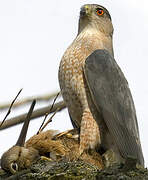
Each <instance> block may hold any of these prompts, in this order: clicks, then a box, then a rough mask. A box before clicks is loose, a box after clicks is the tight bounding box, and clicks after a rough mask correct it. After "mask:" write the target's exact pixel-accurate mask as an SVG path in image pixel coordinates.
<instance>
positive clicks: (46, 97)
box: [0, 92, 57, 110]
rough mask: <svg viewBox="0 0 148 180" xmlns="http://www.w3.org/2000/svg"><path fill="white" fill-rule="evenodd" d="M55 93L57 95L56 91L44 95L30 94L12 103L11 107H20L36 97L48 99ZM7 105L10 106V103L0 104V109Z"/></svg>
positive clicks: (5, 107)
mask: <svg viewBox="0 0 148 180" xmlns="http://www.w3.org/2000/svg"><path fill="white" fill-rule="evenodd" d="M56 95H57V92H54V93H51V94H46V95H41V96H32V97H28V98H24V99H22V100H19V101H18V102H16V103H15V104H14V105H13V108H17V107H20V106H22V105H26V104H28V103H31V102H32V101H33V99H36V101H49V100H51V99H53V98H54V97H55V96H56ZM9 106H10V103H2V104H1V105H0V110H5V109H7V108H9Z"/></svg>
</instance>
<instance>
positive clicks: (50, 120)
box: [38, 108, 59, 134]
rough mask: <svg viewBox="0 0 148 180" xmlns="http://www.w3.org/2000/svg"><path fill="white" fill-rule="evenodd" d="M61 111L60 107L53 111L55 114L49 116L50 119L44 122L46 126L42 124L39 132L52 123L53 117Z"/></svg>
mask: <svg viewBox="0 0 148 180" xmlns="http://www.w3.org/2000/svg"><path fill="white" fill-rule="evenodd" d="M58 111H59V108H57V109H56V111H55V112H54V113H53V115H52V116H51V117H50V118H49V120H48V121H47V122H46V123H45V124H44V126H42V127H41V128H40V129H39V131H38V134H39V133H40V132H41V131H43V130H44V128H45V127H46V126H47V125H48V124H49V123H50V122H52V118H53V117H54V116H55V114H56V113H57V112H58Z"/></svg>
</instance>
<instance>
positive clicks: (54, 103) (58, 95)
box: [37, 93, 60, 134]
mask: <svg viewBox="0 0 148 180" xmlns="http://www.w3.org/2000/svg"><path fill="white" fill-rule="evenodd" d="M59 94H60V93H58V94H57V95H56V97H55V98H54V100H53V103H52V105H51V108H50V111H49V113H50V112H51V110H52V108H53V106H54V104H55V102H56V100H57V98H58V96H59ZM49 113H46V114H45V117H44V120H43V122H42V124H41V126H40V128H39V130H38V132H37V134H39V132H40V131H41V129H42V127H43V125H44V123H45V120H46V118H47V116H48V115H49Z"/></svg>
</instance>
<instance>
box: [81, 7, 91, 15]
mask: <svg viewBox="0 0 148 180" xmlns="http://www.w3.org/2000/svg"><path fill="white" fill-rule="evenodd" d="M89 14H90V7H89V6H88V5H84V6H82V7H81V9H80V17H85V16H88V15H89Z"/></svg>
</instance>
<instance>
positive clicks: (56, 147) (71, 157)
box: [25, 129, 104, 169]
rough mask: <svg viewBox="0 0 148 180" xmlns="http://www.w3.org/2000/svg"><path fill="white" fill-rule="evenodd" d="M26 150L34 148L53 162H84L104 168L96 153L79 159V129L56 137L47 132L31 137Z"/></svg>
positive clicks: (88, 153) (87, 154)
mask: <svg viewBox="0 0 148 180" xmlns="http://www.w3.org/2000/svg"><path fill="white" fill-rule="evenodd" d="M25 147H26V148H30V147H33V148H34V149H36V150H38V152H39V154H40V155H42V156H46V157H49V158H50V159H51V160H53V161H59V160H62V159H63V160H66V161H75V160H78V159H80V160H83V161H85V162H88V163H90V164H93V165H95V166H97V167H98V168H99V169H102V168H103V167H104V165H103V161H102V157H101V156H100V155H99V154H98V153H97V152H96V151H95V150H93V151H91V152H85V153H83V155H82V156H81V157H79V135H78V131H77V129H73V130H69V131H68V132H67V133H60V134H56V135H55V131H53V130H47V131H45V132H41V133H40V134H38V135H34V136H33V137H31V138H30V139H29V140H28V141H27V142H26V144H25Z"/></svg>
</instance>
